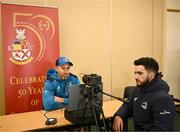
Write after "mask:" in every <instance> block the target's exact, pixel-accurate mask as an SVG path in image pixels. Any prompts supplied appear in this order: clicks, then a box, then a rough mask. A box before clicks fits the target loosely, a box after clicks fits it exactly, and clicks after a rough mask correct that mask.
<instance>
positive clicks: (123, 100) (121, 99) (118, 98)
mask: <svg viewBox="0 0 180 132" xmlns="http://www.w3.org/2000/svg"><path fill="white" fill-rule="evenodd" d="M99 92H101V93H102V94H105V95H107V96H110V97H112V98H115V99H117V100H119V101H122V102H124V103H129V101H128V100H125V99H123V98H120V97H116V96H114V95H111V94H108V93H105V92H103V91H102V90H101V89H99Z"/></svg>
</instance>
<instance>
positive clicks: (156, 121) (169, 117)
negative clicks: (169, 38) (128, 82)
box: [113, 57, 175, 131]
mask: <svg viewBox="0 0 180 132" xmlns="http://www.w3.org/2000/svg"><path fill="white" fill-rule="evenodd" d="M158 70H159V65H158V63H157V61H156V60H155V59H153V58H149V57H143V58H140V59H138V60H135V61H134V78H135V80H136V84H137V88H135V91H134V92H133V94H132V95H131V96H130V97H129V98H128V101H129V102H128V103H124V104H123V105H122V106H121V107H120V108H119V110H118V111H117V112H116V113H115V115H114V122H113V130H115V131H120V130H122V129H123V120H124V119H125V118H128V117H131V116H133V121H134V129H135V131H173V130H174V125H173V122H174V115H175V106H174V102H173V99H172V97H171V96H170V95H169V94H168V92H169V86H168V84H167V83H166V82H165V81H163V80H162V79H161V77H162V75H161V74H159V73H158Z"/></svg>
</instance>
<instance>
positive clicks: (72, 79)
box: [43, 69, 80, 111]
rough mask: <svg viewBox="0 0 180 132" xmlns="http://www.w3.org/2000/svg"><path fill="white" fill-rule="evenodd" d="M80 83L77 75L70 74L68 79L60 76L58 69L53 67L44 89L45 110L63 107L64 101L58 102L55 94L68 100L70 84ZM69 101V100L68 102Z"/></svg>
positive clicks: (48, 74)
mask: <svg viewBox="0 0 180 132" xmlns="http://www.w3.org/2000/svg"><path fill="white" fill-rule="evenodd" d="M77 84H80V81H79V80H78V78H77V76H75V75H73V74H70V75H69V76H68V77H67V79H66V80H62V79H61V78H59V77H58V73H57V71H56V70H54V69H51V70H49V71H48V72H47V79H46V81H45V84H44V90H43V107H44V109H45V110H47V111H50V110H55V109H60V108H62V107H63V105H64V103H60V102H56V101H55V100H54V97H55V96H58V97H61V98H64V100H68V97H69V93H68V88H67V87H68V86H69V85H77ZM66 103H68V102H66Z"/></svg>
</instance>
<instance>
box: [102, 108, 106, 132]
mask: <svg viewBox="0 0 180 132" xmlns="http://www.w3.org/2000/svg"><path fill="white" fill-rule="evenodd" d="M101 113H102V120H103V125H104V130H105V132H106V123H105V116H104V111H103V108H102V107H101Z"/></svg>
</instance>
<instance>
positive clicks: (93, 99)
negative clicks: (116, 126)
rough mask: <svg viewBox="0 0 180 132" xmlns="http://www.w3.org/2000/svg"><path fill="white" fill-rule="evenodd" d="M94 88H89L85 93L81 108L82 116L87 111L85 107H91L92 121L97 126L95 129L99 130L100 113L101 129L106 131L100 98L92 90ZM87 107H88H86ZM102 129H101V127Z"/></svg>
mask: <svg viewBox="0 0 180 132" xmlns="http://www.w3.org/2000/svg"><path fill="white" fill-rule="evenodd" d="M93 90H94V89H92V88H91V89H90V90H89V91H88V94H87V95H86V97H85V98H86V99H85V108H84V110H83V116H82V117H83V118H84V117H85V116H84V115H85V114H86V112H87V109H92V110H93V117H94V121H95V124H96V127H97V131H99V130H100V128H101V127H100V118H101V115H102V121H103V127H102V128H103V129H104V131H106V123H105V116H104V111H103V108H102V100H100V99H99V98H98V96H97V93H95V92H94V91H93ZM88 107H89V108H88ZM94 121H93V122H94ZM101 130H102V129H101Z"/></svg>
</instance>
